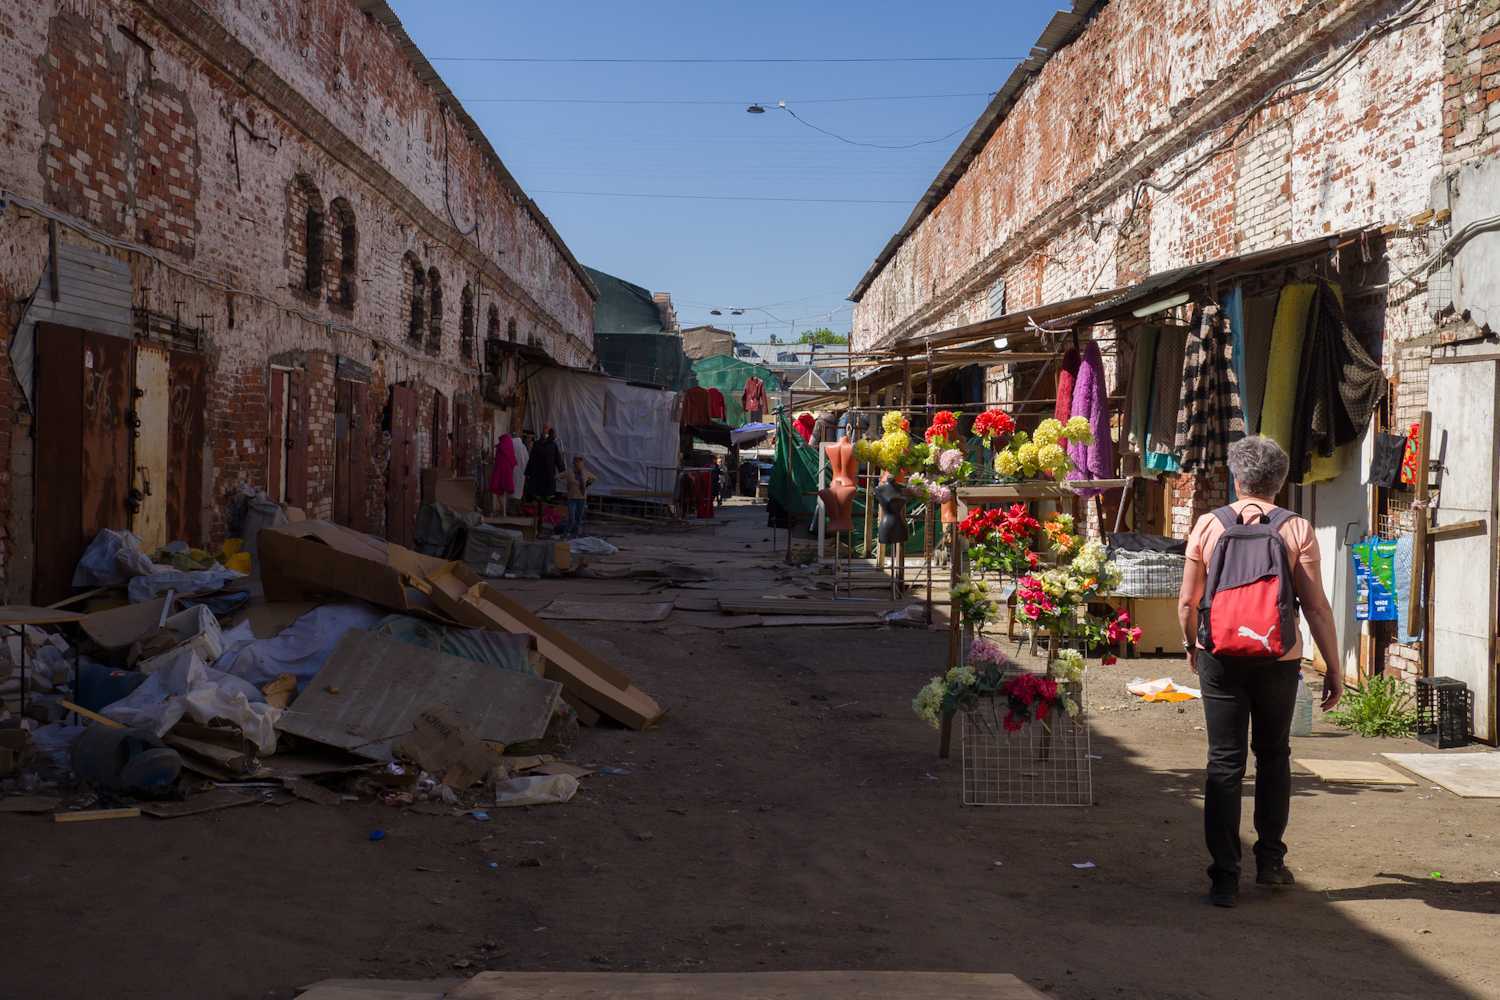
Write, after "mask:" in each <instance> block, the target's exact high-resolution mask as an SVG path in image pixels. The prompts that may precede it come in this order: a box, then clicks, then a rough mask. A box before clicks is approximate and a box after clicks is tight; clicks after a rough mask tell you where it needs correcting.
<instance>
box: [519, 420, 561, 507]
mask: <svg viewBox="0 0 1500 1000" xmlns="http://www.w3.org/2000/svg"><path fill="white" fill-rule="evenodd" d="M562 471H563V459H562V448H561V447H560V446H559V445H558V443H557V432H556V431H554V430H553V429H552V428H551V427H544V428H542V436H541V439H540V440H539V441H537V443H536V446H535V447H533V448H532V449H531V455H530V457H529V458H528V459H527V461H526V492H527V494H529V495H530V496H531V497H532V498H533V499H535V500H539V501H544V500H547V499H549V498H551V497H552V496H553V494H555V493H556V492H557V476H558V474H559V473H561V472H562Z"/></svg>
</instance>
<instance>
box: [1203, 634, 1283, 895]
mask: <svg viewBox="0 0 1500 1000" xmlns="http://www.w3.org/2000/svg"><path fill="white" fill-rule="evenodd" d="M1300 672H1301V664H1300V663H1298V662H1297V661H1296V660H1234V661H1229V662H1221V661H1220V660H1216V659H1215V658H1214V657H1213V656H1211V655H1209V654H1208V653H1205V652H1203V651H1202V650H1199V651H1198V677H1199V680H1200V681H1201V682H1202V686H1203V716H1204V718H1205V720H1206V721H1207V724H1208V780H1207V784H1206V787H1205V789H1204V799H1203V834H1204V839H1205V840H1206V841H1207V842H1208V853H1209V856H1210V857H1211V858H1212V859H1213V864H1211V865H1210V866H1209V869H1208V874H1209V877H1211V878H1215V879H1217V878H1227V879H1237V878H1239V874H1240V796H1241V785H1242V784H1243V782H1244V780H1245V760H1246V750H1247V749H1253V750H1254V751H1255V833H1256V836H1257V838H1258V839H1257V840H1256V843H1255V863H1256V865H1257V866H1258V867H1265V866H1267V865H1274V864H1278V863H1280V862H1281V860H1282V859H1283V858H1285V857H1286V844H1285V843H1284V842H1283V841H1282V839H1281V838H1282V836H1283V835H1284V834H1285V833H1286V823H1287V814H1288V812H1289V811H1290V809H1291V802H1292V746H1291V733H1292V712H1293V710H1294V708H1295V707H1296V704H1297V679H1298V676H1299V674H1300Z"/></svg>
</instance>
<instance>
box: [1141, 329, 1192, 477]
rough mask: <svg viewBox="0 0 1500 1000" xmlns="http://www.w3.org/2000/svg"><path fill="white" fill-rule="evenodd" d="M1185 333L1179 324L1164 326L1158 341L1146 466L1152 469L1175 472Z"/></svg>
mask: <svg viewBox="0 0 1500 1000" xmlns="http://www.w3.org/2000/svg"><path fill="white" fill-rule="evenodd" d="M1186 349H1187V340H1186V335H1185V334H1184V332H1183V331H1182V330H1180V329H1177V328H1176V327H1164V328H1162V329H1161V330H1160V331H1159V335H1158V337H1157V341H1156V364H1155V366H1154V368H1153V371H1152V374H1151V417H1150V422H1149V423H1148V424H1147V427H1146V468H1147V469H1148V470H1150V471H1152V472H1176V471H1177V470H1178V469H1179V468H1180V467H1181V466H1180V463H1179V462H1178V460H1177V448H1176V445H1177V408H1178V404H1179V403H1180V402H1181V401H1182V359H1183V354H1184V352H1185V351H1186Z"/></svg>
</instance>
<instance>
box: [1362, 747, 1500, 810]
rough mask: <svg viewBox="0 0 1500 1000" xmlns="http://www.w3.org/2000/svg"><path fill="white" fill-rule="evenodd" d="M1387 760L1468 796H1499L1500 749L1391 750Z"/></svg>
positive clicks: (1386, 755) (1481, 797) (1474, 797)
mask: <svg viewBox="0 0 1500 1000" xmlns="http://www.w3.org/2000/svg"><path fill="white" fill-rule="evenodd" d="M1384 756H1385V757H1386V759H1387V760H1390V761H1393V762H1395V763H1397V764H1400V765H1401V766H1402V767H1404V768H1406V769H1407V770H1408V771H1410V772H1412V773H1413V774H1417V775H1421V776H1422V777H1423V778H1426V779H1427V780H1428V781H1431V782H1433V783H1434V784H1438V785H1442V786H1443V787H1444V788H1446V789H1448V791H1450V792H1452V793H1453V794H1454V795H1457V796H1459V797H1460V798H1465V799H1500V750H1490V751H1487V752H1483V753H1464V752H1458V751H1454V750H1445V751H1439V752H1433V753H1388V754H1385V755H1384Z"/></svg>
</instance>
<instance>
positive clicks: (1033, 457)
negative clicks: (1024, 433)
mask: <svg viewBox="0 0 1500 1000" xmlns="http://www.w3.org/2000/svg"><path fill="white" fill-rule="evenodd" d="M1038 451H1039V449H1038V448H1037V446H1036V445H1035V444H1033V443H1031V442H1027V443H1026V444H1023V445H1021V447H1020V448H1017V449H1016V457H1017V458H1018V459H1020V460H1021V464H1022V465H1023V466H1025V467H1026V468H1027V469H1035V468H1036V467H1037V466H1038V464H1039V463H1038V461H1037V458H1038Z"/></svg>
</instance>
